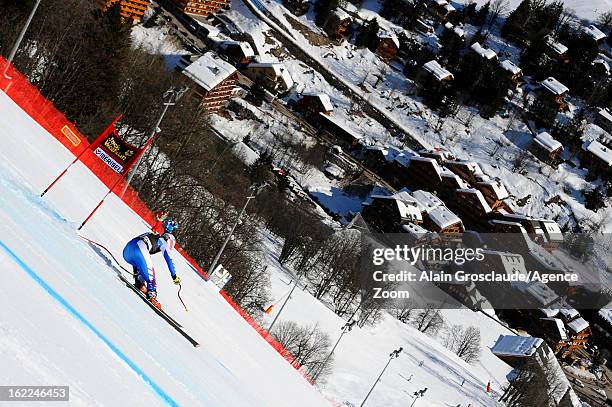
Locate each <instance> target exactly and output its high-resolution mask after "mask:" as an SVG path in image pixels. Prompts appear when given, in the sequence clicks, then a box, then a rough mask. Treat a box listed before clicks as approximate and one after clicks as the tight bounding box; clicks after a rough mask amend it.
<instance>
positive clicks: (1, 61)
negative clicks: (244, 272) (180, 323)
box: [0, 56, 312, 383]
mask: <svg viewBox="0 0 612 407" xmlns="http://www.w3.org/2000/svg"><path fill="white" fill-rule="evenodd" d="M6 63H7V61H6V59H5V58H3V57H2V56H0V70H3V68H4V67H5V66H6ZM0 88H2V89H3V90H4V92H5V93H6V94H7V95H8V96H9V97H10V98H11V99H12V100H13V101H14V102H15V103H16V104H17V105H18V106H19V107H21V109H23V110H24V111H25V112H26V113H27V114H28V115H29V116H30V117H32V118H33V119H34V120H35V121H36V122H37V123H38V124H39V125H40V126H42V127H43V128H44V129H45V130H47V132H48V133H49V134H51V135H52V136H53V137H55V139H56V140H57V141H59V142H60V143H61V144H62V145H63V146H64V147H66V148H67V149H68V150H69V151H70V152H71V153H72V154H73V155H74V156H75V157H76V156H77V155H78V154H80V153H81V152H83V150H85V149H88V148H89V145H90V143H89V141H88V140H87V137H85V136H84V135H83V134H82V133H81V132H80V131H79V130H78V129H77V127H76V125H75V124H74V123H72V122H70V121H69V120H68V119H67V118H66V116H65V115H64V114H63V113H62V112H60V111H59V110H58V109H57V108H56V107H55V106H54V105H53V103H51V102H50V101H49V100H47V99H46V98H45V97H44V96H43V95H42V94H41V93H40V91H39V90H38V89H37V88H36V87H35V86H34V85H32V84H31V83H30V82H29V80H28V79H27V78H26V77H25V76H24V75H23V74H22V73H21V72H19V71H17V69H15V68H14V67H13V66H12V65H11V66H9V68H8V70H7V75H6V77H5V76H3V75H2V74H1V72H0ZM41 134H43V133H41ZM80 161H81V162H82V163H83V164H84V165H85V166H87V168H89V169H90V170H91V172H93V173H94V174H95V175H96V176H97V177H98V178H99V179H100V181H102V182H103V183H104V184H105V185H106V186H107V187H109V188H111V187H112V185H113V184H114V183H115V182H116V181H117V178H118V177H119V176H120V175H119V174H117V173H116V172H115V171H113V170H112V169H111V168H110V167H109V166H107V165H106V164H104V163H103V162H102V160H100V158H98V157H97V156H96V155H95V154H94V153H93V151H92V150H91V149H89V151H86V152H85V153H83V155H82V156H81V158H80ZM51 178H52V177H51V176H50V181H51ZM60 182H61V181H60ZM124 188H125V182H120V183H119V185H117V186H116V187H115V190H114V191H113V192H115V193H117V194H119V193H120V192H121V191H122V190H123V189H124ZM121 199H122V200H123V202H125V203H126V204H127V205H128V206H129V207H130V208H132V210H134V212H136V213H137V214H138V215H139V216H140V217H141V218H142V219H143V220H144V221H145V222H147V223H148V224H149V225H150V226H153V225H155V223H156V219H155V215H154V214H153V212H152V211H151V210H150V209H149V208H148V207H147V205H146V204H145V203H144V202H143V201H142V200H141V199H140V197H139V196H138V193H137V192H136V191H135V190H134V189H133V188H132V187H131V186H128V187H127V189H126V191H125V194H124V195H123V197H122V198H121ZM176 248H177V250H178V251H179V253H181V255H182V256H183V257H185V259H186V260H187V261H188V262H189V264H191V265H192V266H193V267H194V269H195V270H196V272H197V273H198V274H200V275H201V276H202V277H204V278H205V279H207V278H208V275H207V274H206V273H205V272H204V270H203V269H202V268H201V267H200V266H199V265H198V263H197V262H196V261H195V260H194V259H193V258H192V257H191V256H189V254H187V253H186V252H185V250H184V249H183V248H181V247H180V246H178V245H177V247H176ZM221 296H222V297H223V298H224V299H225V300H226V301H227V302H228V303H229V304H230V305H231V306H232V308H234V309H235V310H236V311H237V312H238V313H239V314H240V316H242V318H244V320H245V321H246V322H247V323H248V324H249V325H251V327H253V328H254V329H255V330H256V331H257V332H258V333H259V334H260V335H261V337H262V338H263V339H264V340H265V341H266V342H268V343H269V344H270V345H271V346H272V347H273V348H274V349H275V350H276V351H277V352H278V353H279V354H280V355H281V356H282V357H283V358H285V360H287V361H288V362H289V363H290V364H291V366H293V367H294V368H295V369H296V370H298V372H300V374H301V375H302V376H304V378H305V379H306V380H308V382H310V383H312V380H311V379H310V378H309V377H308V375H307V374H306V373H305V372H304V369H302V366H300V364H299V363H298V362H297V361H296V360H295V357H294V356H293V355H292V354H291V353H290V352H289V351H288V350H287V349H285V348H284V346H283V345H282V344H281V343H280V342H278V341H277V340H276V339H275V338H274V337H273V336H272V335H270V333H268V331H266V330H265V329H263V328H262V327H261V326H260V325H259V324H258V323H257V322H256V321H255V320H254V319H253V317H252V316H251V315H249V314H248V313H247V312H246V311H244V310H243V309H242V308H240V306H239V305H238V304H236V302H235V301H234V300H232V299H231V298H230V296H229V295H227V293H225V291H221Z"/></svg>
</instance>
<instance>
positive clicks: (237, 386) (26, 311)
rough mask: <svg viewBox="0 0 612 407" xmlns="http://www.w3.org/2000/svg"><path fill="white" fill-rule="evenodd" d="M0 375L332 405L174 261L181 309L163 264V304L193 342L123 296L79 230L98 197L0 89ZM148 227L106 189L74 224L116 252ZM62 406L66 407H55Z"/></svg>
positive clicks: (122, 397)
mask: <svg viewBox="0 0 612 407" xmlns="http://www.w3.org/2000/svg"><path fill="white" fill-rule="evenodd" d="M0 141H1V142H2V146H3V148H2V150H1V151H0V163H1V164H0V168H1V170H2V174H3V176H2V178H1V179H0V236H2V237H1V238H0V266H1V268H2V273H0V309H2V318H0V366H1V368H0V382H1V383H2V384H3V385H9V384H13V385H24V384H28V385H35V384H39V385H51V384H54V385H68V386H70V388H71V401H72V405H83V406H92V405H101V406H102V405H103V406H119V405H129V406H152V405H164V404H165V405H185V406H219V407H225V406H241V407H242V406H283V407H284V406H287V403H288V401H287V400H288V399H289V398H290V399H291V402H290V403H291V405H295V406H304V407H312V406H324V405H328V403H327V402H326V401H325V400H324V398H323V397H322V396H321V395H320V393H319V392H318V391H317V390H316V388H314V387H312V386H311V385H310V384H308V383H307V382H306V381H305V380H304V378H303V377H302V376H301V375H300V374H299V373H298V372H296V371H295V370H294V369H293V368H292V367H291V366H290V365H289V364H288V363H287V362H286V361H285V360H284V359H283V358H282V357H281V356H280V355H278V354H277V353H276V351H274V350H273V349H272V348H271V347H270V346H269V345H268V344H267V343H266V342H265V341H263V339H261V337H260V336H259V335H258V334H257V333H256V332H255V331H254V330H253V329H252V328H251V327H250V326H249V325H248V324H247V323H246V322H245V321H244V320H243V319H242V318H241V317H240V316H239V315H238V314H237V313H236V312H235V311H234V310H233V309H232V308H231V307H230V306H229V305H228V304H227V303H226V302H225V301H224V300H223V299H222V298H221V296H220V295H218V293H216V292H215V291H214V290H213V289H212V287H211V284H207V283H204V282H203V280H202V279H201V278H200V277H199V276H198V275H197V274H196V273H195V272H194V271H193V269H192V268H191V267H190V266H189V265H188V263H187V262H186V261H185V260H184V259H182V258H177V260H176V265H177V269H178V274H179V275H180V277H181V279H182V284H183V292H182V295H183V298H184V300H185V302H186V303H187V305H188V307H189V312H188V313H186V312H185V310H184V309H183V308H182V306H181V304H180V302H179V300H178V298H177V296H176V287H175V286H174V285H173V284H172V282H171V281H170V278H169V274H168V272H167V270H166V269H165V266H164V265H163V260H161V261H160V259H155V262H154V264H155V267H156V270H157V279H158V287H159V299H160V301H161V303H162V304H163V306H164V309H165V310H166V311H167V312H168V313H170V314H171V315H173V316H175V317H176V319H177V320H178V321H179V322H180V323H181V324H182V325H183V326H184V327H185V329H186V330H187V331H188V332H189V333H190V334H191V335H192V336H194V337H195V338H196V339H197V340H199V342H200V344H201V347H200V348H197V349H196V348H194V347H193V346H191V344H189V343H188V342H187V341H186V340H185V339H184V338H182V337H181V336H180V335H178V334H177V333H176V332H175V331H174V330H173V329H172V328H170V327H169V326H168V325H167V324H166V322H164V321H163V320H161V319H160V318H159V317H157V316H156V315H155V314H154V313H153V312H152V311H151V309H149V307H147V306H146V305H145V304H143V303H142V301H141V300H140V299H139V298H137V296H136V295H135V294H134V293H132V292H131V291H129V290H128V289H127V288H126V287H125V286H124V285H122V283H121V282H120V281H119V280H118V278H117V276H116V275H115V272H116V269H115V268H114V267H113V266H109V264H108V263H107V262H106V260H105V259H103V258H102V257H100V255H99V254H97V253H96V252H95V251H94V250H93V249H92V248H91V247H90V246H88V245H87V244H86V243H85V242H84V241H83V240H81V239H80V238H79V237H78V236H77V234H76V226H77V225H78V224H79V223H80V222H81V221H82V220H83V219H84V217H85V216H86V215H87V213H88V212H89V211H90V210H91V209H92V208H93V206H95V204H96V202H97V201H98V200H99V199H100V198H101V197H102V195H104V193H105V189H104V186H103V184H102V183H100V182H99V181H98V180H97V178H95V177H94V176H93V175H92V174H91V173H90V172H89V171H88V170H87V169H86V168H84V167H83V166H80V165H76V166H75V167H74V168H73V169H72V170H71V171H70V172H69V173H68V174H67V175H66V176H65V178H64V179H62V180H61V181H60V182H59V183H58V184H57V185H56V187H55V188H54V189H52V190H51V191H50V192H49V193H48V194H47V195H46V196H45V198H44V199H41V198H39V193H40V191H41V190H42V189H44V187H45V186H46V185H47V184H48V183H49V182H50V181H51V180H52V179H53V178H54V177H55V175H56V174H57V173H59V171H61V169H63V168H64V167H65V166H66V165H67V164H68V163H69V162H70V161H71V160H72V156H71V155H70V154H69V152H68V151H67V150H65V149H64V147H62V146H61V145H60V144H59V143H58V142H57V141H55V139H53V138H52V137H51V136H50V135H48V134H47V133H46V132H45V131H44V130H43V129H42V128H41V127H40V126H38V125H37V124H36V123H35V122H34V121H33V120H32V119H31V118H29V117H27V116H26V115H25V114H24V113H23V112H22V111H21V110H20V109H19V108H18V107H17V106H16V105H15V104H14V103H13V102H12V101H11V100H10V99H9V98H8V97H7V96H6V95H5V94H4V93H0ZM146 230H147V226H146V225H145V224H144V222H143V221H142V220H141V219H140V218H139V217H138V216H137V215H136V214H135V213H134V212H133V211H131V210H130V209H129V208H128V207H127V206H126V205H124V204H123V203H122V202H121V201H119V200H118V199H117V198H116V197H114V195H113V196H111V197H109V199H107V201H106V202H105V203H104V205H103V206H102V207H101V208H100V210H99V211H98V213H97V214H96V215H95V216H94V217H93V218H92V220H91V222H90V223H88V224H87V226H86V227H85V228H84V229H83V230H82V231H81V232H82V233H83V234H84V235H85V236H87V237H90V238H92V239H94V240H97V241H99V242H101V243H103V244H104V245H106V246H107V247H108V248H109V249H110V250H111V251H112V252H113V253H114V254H115V255H116V256H117V257H119V258H121V255H120V253H121V250H122V247H123V245H124V244H125V242H126V241H127V240H128V239H130V238H131V237H133V236H136V235H138V234H140V233H143V232H145V231H146ZM58 405H61V403H59V404H58Z"/></svg>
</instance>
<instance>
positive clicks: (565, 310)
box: [559, 304, 580, 321]
mask: <svg viewBox="0 0 612 407" xmlns="http://www.w3.org/2000/svg"><path fill="white" fill-rule="evenodd" d="M559 312H560V313H561V314H563V316H564V317H565V319H567V320H568V321H571V320H572V319H574V318H576V317H579V316H580V312H578V310H577V309H575V308H572V307H570V306H569V305H567V304H564V305H561V307H560V308H559Z"/></svg>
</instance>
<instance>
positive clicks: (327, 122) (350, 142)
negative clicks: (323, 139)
mask: <svg viewBox="0 0 612 407" xmlns="http://www.w3.org/2000/svg"><path fill="white" fill-rule="evenodd" d="M316 123H317V126H318V129H319V130H320V131H326V132H327V133H329V134H330V136H331V138H333V139H334V140H335V141H336V143H338V144H340V145H342V146H344V147H348V148H357V147H358V146H359V145H361V140H362V139H363V133H361V132H359V131H357V130H354V129H352V128H351V127H350V126H349V125H348V123H347V122H346V121H345V120H342V119H339V118H337V117H335V116H334V115H333V114H330V115H328V114H325V113H323V112H319V114H318V118H317V121H316Z"/></svg>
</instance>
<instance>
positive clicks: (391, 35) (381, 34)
mask: <svg viewBox="0 0 612 407" xmlns="http://www.w3.org/2000/svg"><path fill="white" fill-rule="evenodd" d="M378 38H381V39H384V38H388V39H390V40H391V41H393V44H394V45H395V46H396V47H397V48H398V49H399V47H400V42H399V40H398V39H397V35H395V34H394V33H393V32H391V31H389V30H387V29H385V28H382V27H380V28H379V29H378Z"/></svg>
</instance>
